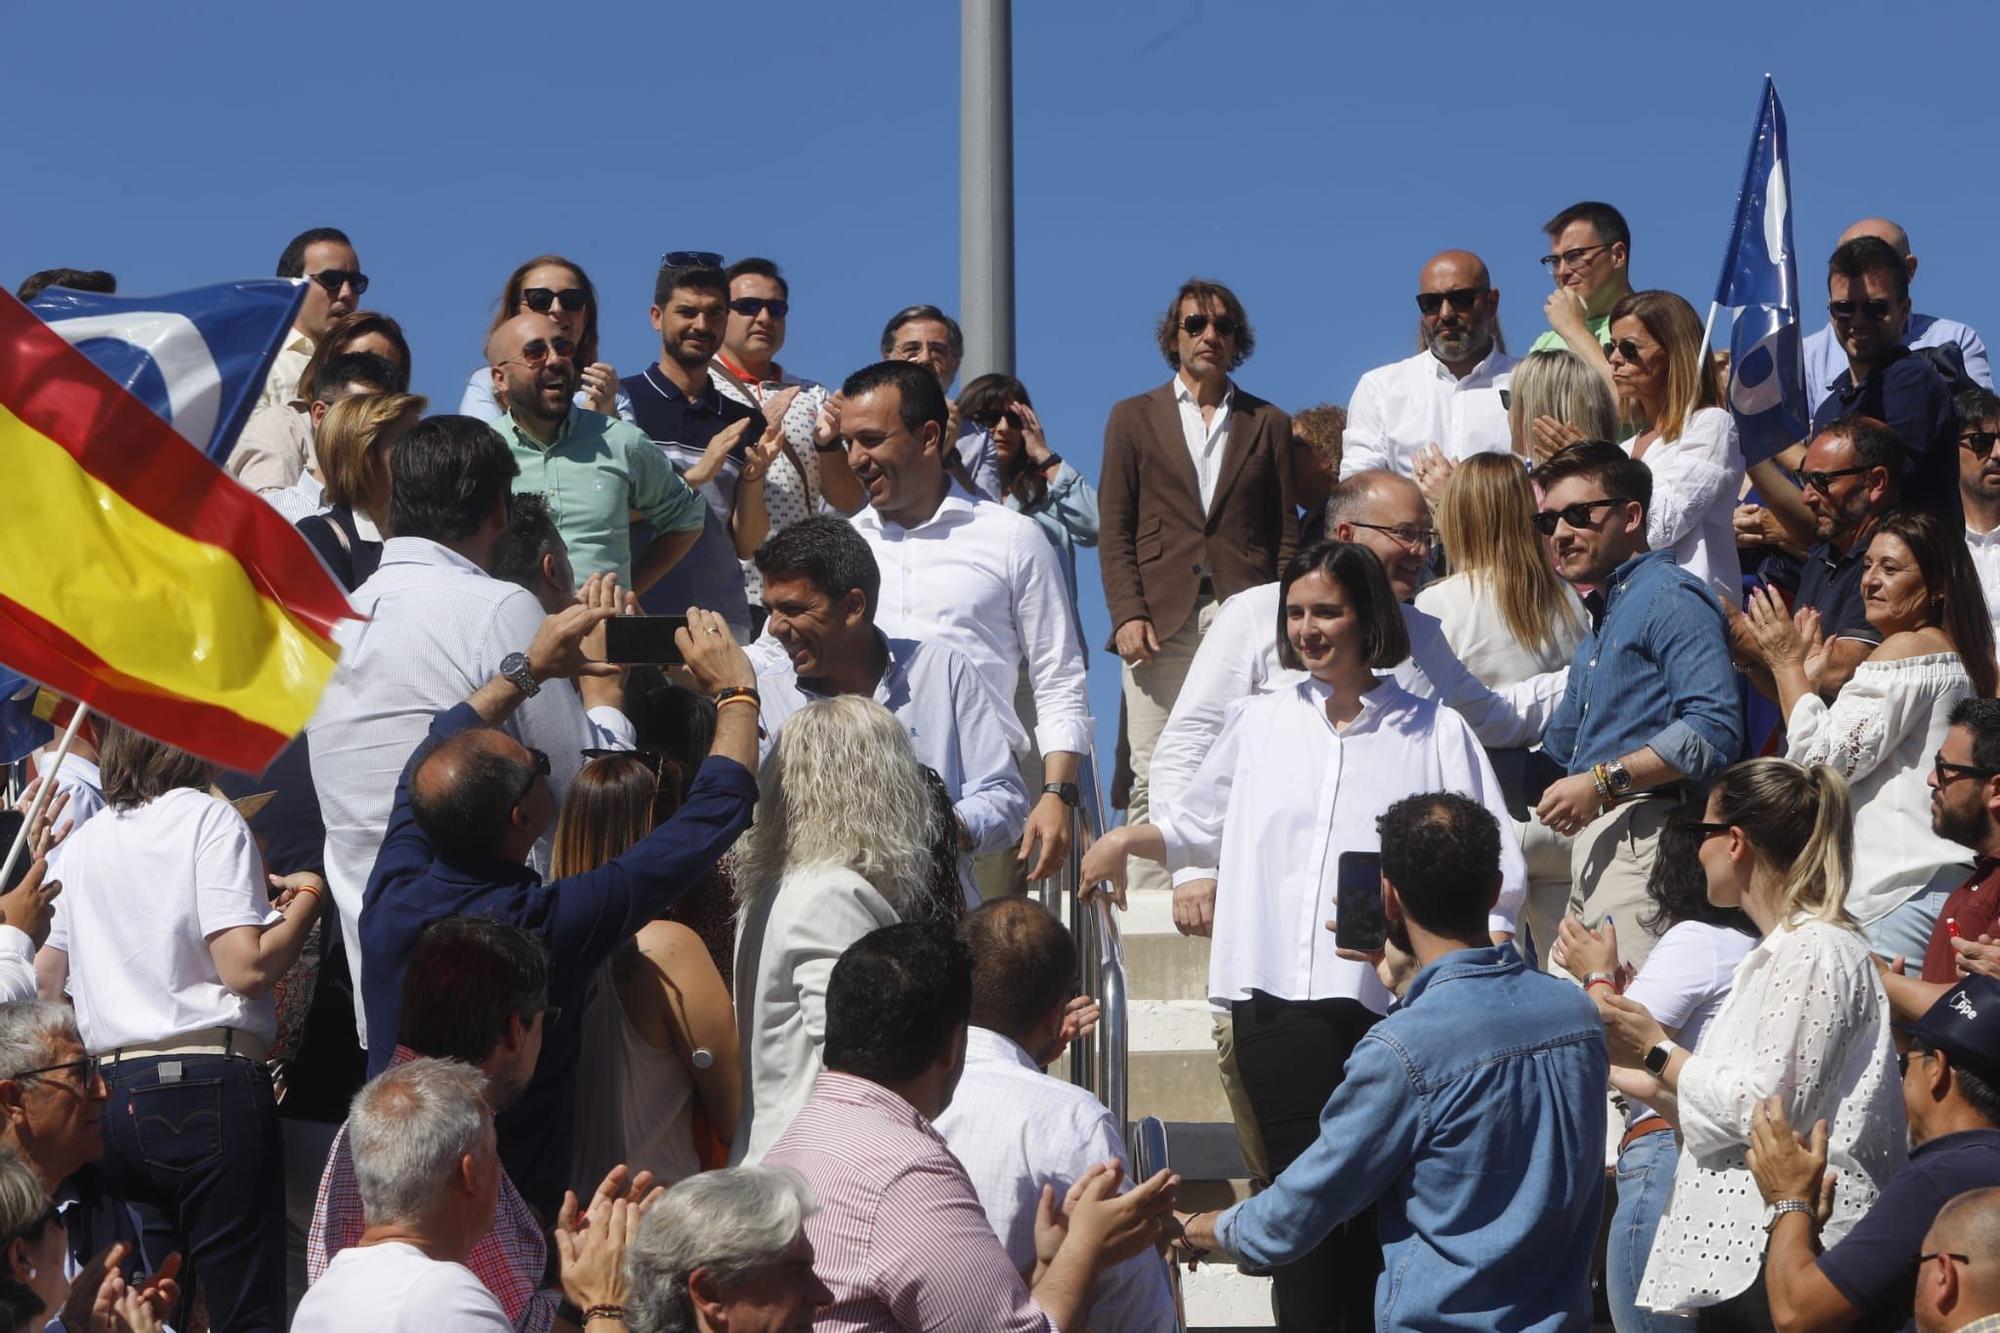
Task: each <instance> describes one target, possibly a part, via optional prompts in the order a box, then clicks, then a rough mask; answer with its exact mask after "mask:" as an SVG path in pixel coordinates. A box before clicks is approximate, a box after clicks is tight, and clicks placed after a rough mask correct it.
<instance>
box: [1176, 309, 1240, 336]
mask: <svg viewBox="0 0 2000 1333" xmlns="http://www.w3.org/2000/svg"><path fill="white" fill-rule="evenodd" d="M1211 324H1212V325H1214V326H1215V336H1216V337H1218V338H1234V337H1235V336H1236V321H1235V320H1233V319H1231V318H1230V317H1229V316H1227V315H1215V316H1213V317H1211V316H1208V315H1188V316H1185V317H1184V318H1183V319H1182V320H1181V332H1182V333H1185V334H1186V335H1187V336H1188V337H1190V338H1199V337H1201V335H1202V334H1204V333H1206V332H1207V331H1208V328H1209V326H1210V325H1211Z"/></svg>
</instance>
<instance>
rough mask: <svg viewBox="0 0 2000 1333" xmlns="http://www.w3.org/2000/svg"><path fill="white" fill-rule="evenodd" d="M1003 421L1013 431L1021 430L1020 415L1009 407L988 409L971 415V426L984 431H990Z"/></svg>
mask: <svg viewBox="0 0 2000 1333" xmlns="http://www.w3.org/2000/svg"><path fill="white" fill-rule="evenodd" d="M1003 421H1004V422H1006V423H1007V424H1008V425H1010V426H1012V427H1013V428H1014V429H1015V430H1019V429H1020V428H1021V414H1020V413H1018V412H1016V411H1015V410H1014V409H1013V408H1011V407H989V408H987V409H986V410H985V411H983V412H974V413H973V414H972V424H973V425H975V426H978V427H980V428H982V429H984V430H992V429H993V428H994V427H995V426H997V425H999V424H1000V423H1001V422H1003Z"/></svg>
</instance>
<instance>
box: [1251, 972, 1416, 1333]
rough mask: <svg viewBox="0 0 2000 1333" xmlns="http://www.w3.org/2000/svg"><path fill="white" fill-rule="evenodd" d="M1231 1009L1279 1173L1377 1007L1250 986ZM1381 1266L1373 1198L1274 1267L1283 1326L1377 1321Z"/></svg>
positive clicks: (1315, 1122) (1314, 1332)
mask: <svg viewBox="0 0 2000 1333" xmlns="http://www.w3.org/2000/svg"><path fill="white" fill-rule="evenodd" d="M1229 1016H1230V1022H1231V1024H1232V1026H1233V1027H1234V1028H1235V1032H1236V1069H1237V1073H1238V1075H1239V1076H1240V1077H1241V1078H1242V1080H1243V1090H1244V1092H1245V1093H1246V1094H1247V1095H1248V1096H1249V1098H1250V1109H1251V1110H1252V1111H1253V1112H1254V1113H1255V1114H1256V1117H1257V1126H1258V1128H1259V1129H1260V1130H1262V1131H1263V1134H1264V1147H1265V1150H1266V1151H1267V1152H1268V1153H1269V1155H1270V1159H1271V1171H1272V1174H1273V1175H1275V1174H1277V1173H1279V1172H1281V1171H1283V1170H1284V1169H1285V1168H1286V1167H1288V1166H1290V1165H1291V1164H1292V1161H1293V1159H1294V1158H1296V1157H1298V1156H1299V1154H1301V1153H1303V1152H1304V1151H1305V1150H1306V1149H1307V1148H1309V1147H1311V1146H1312V1144H1313V1141H1314V1140H1316V1139H1317V1138H1318V1137H1319V1116H1320V1112H1321V1111H1323V1110H1324V1109H1325V1108H1326V1103H1327V1099H1328V1098H1329V1097H1331V1096H1332V1095H1333V1091H1334V1089H1335V1088H1337V1087H1339V1086H1340V1080H1341V1078H1342V1076H1343V1075H1344V1074H1345V1073H1346V1071H1347V1057H1348V1055H1349V1054H1351V1053H1352V1052H1353V1050H1354V1045H1355V1043H1356V1042H1358V1041H1360V1040H1361V1038H1362V1036H1363V1035H1364V1034H1366V1033H1367V1031H1368V1029H1369V1028H1371V1027H1373V1026H1374V1025H1375V1022H1376V1015H1375V1014H1374V1012H1373V1011H1371V1010H1370V1009H1369V1008H1368V1007H1367V1006H1366V1005H1364V1004H1362V1003H1361V1002H1360V1001H1358V1000H1280V999H1277V998H1276V997H1274V996H1270V995H1266V994H1264V993H1263V992H1262V991H1253V992H1251V996H1250V998H1249V999H1248V1000H1238V1001H1236V1002H1235V1003H1234V1004H1232V1005H1231V1006H1230V1015H1229ZM1361 1132H1366V1131H1365V1130H1364V1131H1361ZM1381 1272H1382V1242H1381V1238H1380V1237H1379V1236H1378V1235H1377V1233H1376V1230H1375V1209H1374V1207H1373V1206H1372V1205H1371V1206H1370V1207H1368V1208H1366V1209H1363V1210H1362V1211H1361V1212H1359V1213H1356V1214H1355V1215H1354V1216H1353V1217H1351V1218H1349V1219H1348V1220H1347V1221H1345V1222H1343V1223H1341V1224H1340V1225H1339V1226H1337V1227H1335V1228H1334V1229H1333V1232H1332V1234H1330V1235H1329V1236H1327V1238H1326V1239H1325V1240H1323V1241H1321V1242H1320V1243H1319V1244H1318V1245H1316V1246H1314V1247H1313V1249H1311V1250H1310V1251H1308V1252H1307V1253H1306V1254H1304V1255H1302V1256H1300V1257H1299V1258H1298V1259H1296V1260H1294V1261H1293V1262H1291V1263H1289V1264H1285V1265H1283V1266H1282V1267H1280V1268H1278V1269H1277V1270H1276V1271H1275V1272H1274V1273H1273V1274H1272V1284H1273V1286H1274V1287H1275V1289H1276V1291H1275V1295H1276V1298H1277V1314H1278V1327H1279V1328H1280V1329H1282V1330H1284V1331H1285V1333H1349V1331H1350V1330H1351V1331H1352V1333H1361V1330H1364V1329H1372V1328H1373V1327H1374V1326H1375V1279H1376V1278H1377V1277H1378V1276H1379V1275H1380V1274H1381Z"/></svg>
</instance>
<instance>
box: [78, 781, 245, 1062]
mask: <svg viewBox="0 0 2000 1333" xmlns="http://www.w3.org/2000/svg"><path fill="white" fill-rule="evenodd" d="M59 869H60V872H61V876H62V882H63V891H62V895H61V896H60V897H58V898H57V899H56V912H55V924H54V925H53V926H52V927H51V929H50V931H49V947H51V948H55V949H61V950H63V951H65V952H66V953H68V954H69V992H70V998H71V999H72V1000H73V1001H75V1003H76V1026H77V1030H78V1031H79V1032H80V1033H81V1034H82V1035H83V1044H84V1048H85V1049H86V1050H88V1051H89V1052H90V1053H91V1054H93V1055H98V1054H102V1053H103V1052H105V1051H110V1050H115V1049H116V1048H118V1047H120V1046H142V1045H149V1044H151V1043H154V1042H159V1041H162V1040H164V1039H166V1038H168V1037H174V1036H178V1035H180V1034H181V1033H184V1032H198V1031H200V1030H201V1029H203V1028H212V1027H229V1028H236V1029H237V1030H239V1031H242V1032H246V1033H249V1034H250V1035H252V1036H254V1037H257V1038H258V1039H259V1040H261V1041H263V1042H264V1043H266V1044H269V1043H270V1042H271V1041H272V1040H274V1039H275V1038H276V1037H277V1035H278V1012H277V1009H276V1007H275V1006H274V1005H273V1003H272V1000H271V997H270V996H269V995H265V996H264V997H263V998H261V999H257V1000H246V999H244V998H243V997H242V996H241V995H238V994H236V992H234V991H232V990H230V989H229V988H228V987H227V986H225V985H223V984H222V978H221V976H219V975H218V974H217V972H216V970H215V959H214V958H213V957H212V956H211V955H210V954H209V951H208V941H209V938H210V937H211V936H214V935H217V934H220V933H221V932H222V931H225V930H231V929H234V928H235V927H237V926H256V925H261V924H262V923H263V922H264V920H265V919H266V917H267V916H268V914H269V912H270V895H269V894H268V893H267V892H266V890H265V888H264V863H263V860H262V858H261V857H259V856H258V854H257V846H256V843H255V842H254V840H253V839H252V838H251V836H250V826H249V825H248V824H246V823H244V822H243V816H241V815H239V814H237V813H236V811H235V810H234V809H233V808H232V807H231V806H230V804H229V802H227V801H220V800H217V799H216V798H215V797H213V796H210V795H209V794H208V793H207V792H202V791H196V790H195V789H194V788H192V787H180V788H177V789H175V790H173V791H170V792H168V793H167V794H166V795H164V796H161V797H159V798H158V799H157V800H153V801H148V802H147V803H146V804H144V805H141V806H137V807H135V808H133V809H130V810H120V809H118V808H117V807H115V806H113V807H107V808H106V809H104V810H103V811H101V812H99V813H98V814H97V815H95V816H93V817H92V818H91V820H90V821H89V822H88V823H86V824H85V825H84V826H83V827H82V828H80V829H78V830H77V831H76V832H75V833H73V834H71V835H70V837H69V839H68V840H67V841H65V842H64V843H63V845H62V859H61V862H60V864H59Z"/></svg>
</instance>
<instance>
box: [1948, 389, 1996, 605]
mask: <svg viewBox="0 0 2000 1333" xmlns="http://www.w3.org/2000/svg"><path fill="white" fill-rule="evenodd" d="M1958 420H1959V427H1958V498H1959V502H1960V503H1961V504H1962V505H1963V506H1964V507H1965V549H1966V550H1967V551H1969V552H1971V553H1972V567H1973V568H1974V569H1976V570H1978V571H1979V586H1980V588H1981V589H1983V590H1984V591H1985V593H1986V614H1987V616H1988V617H1989V618H1990V619H1991V620H1992V622H1993V636H1994V638H1995V640H2000V453H1996V452H1994V449H1993V445H1994V442H1995V441H1996V440H2000V396H1996V395H1995V394H1994V393H1993V392H1992V391H1990V390H1987V389H1978V390H1969V391H1967V392H1965V393H1962V394H1960V395H1959V397H1958Z"/></svg>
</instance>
